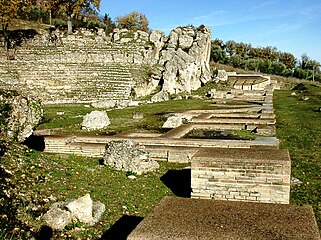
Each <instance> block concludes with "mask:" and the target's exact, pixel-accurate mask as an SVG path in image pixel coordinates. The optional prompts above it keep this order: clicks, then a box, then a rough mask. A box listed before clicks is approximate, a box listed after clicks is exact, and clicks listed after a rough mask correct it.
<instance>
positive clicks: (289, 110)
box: [274, 85, 321, 228]
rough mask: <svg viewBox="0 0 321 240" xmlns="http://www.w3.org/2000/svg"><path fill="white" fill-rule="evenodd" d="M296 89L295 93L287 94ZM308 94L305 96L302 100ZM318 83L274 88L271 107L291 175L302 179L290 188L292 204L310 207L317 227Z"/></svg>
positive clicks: (320, 212)
mask: <svg viewBox="0 0 321 240" xmlns="http://www.w3.org/2000/svg"><path fill="white" fill-rule="evenodd" d="M292 92H296V94H297V95H296V96H291V93H292ZM304 97H308V98H309V99H308V100H303V98H304ZM320 107H321V87H318V86H311V85H310V86H309V85H307V90H303V91H289V90H284V91H276V92H275V93H274V108H275V112H276V116H277V137H278V138H279V139H280V147H281V148H287V149H289V152H290V155H291V160H292V177H294V178H298V179H299V180H301V181H302V182H303V183H302V184H301V185H300V186H294V187H292V188H291V203H292V204H299V205H304V204H309V205H312V206H313V208H314V212H315V215H316V217H317V220H318V224H319V227H320V228H321V112H319V111H318V110H319V108H320Z"/></svg>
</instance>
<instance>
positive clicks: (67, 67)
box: [0, 27, 211, 104]
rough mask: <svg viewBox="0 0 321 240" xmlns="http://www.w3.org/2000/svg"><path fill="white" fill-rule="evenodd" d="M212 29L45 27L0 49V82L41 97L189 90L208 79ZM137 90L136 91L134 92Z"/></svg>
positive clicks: (72, 99) (79, 98) (67, 99)
mask: <svg viewBox="0 0 321 240" xmlns="http://www.w3.org/2000/svg"><path fill="white" fill-rule="evenodd" d="M210 38H211V36H210V31H209V29H208V28H206V27H200V28H198V29H196V28H192V27H179V28H177V29H174V30H173V31H172V32H171V34H170V35H169V37H165V36H164V33H163V32H161V31H159V30H153V31H151V33H150V34H148V33H145V32H142V31H137V32H131V31H128V30H126V29H122V30H119V29H115V30H114V32H113V33H112V34H111V35H110V36H105V34H104V32H103V31H98V32H97V33H96V32H90V31H87V30H86V31H85V30H82V31H78V32H76V33H74V34H73V35H64V34H63V33H60V32H58V31H55V32H49V31H48V32H46V33H45V34H41V35H37V36H35V37H34V38H33V39H31V40H28V41H25V42H24V43H23V45H22V46H21V47H19V48H18V49H17V51H16V54H15V60H10V61H8V60H6V54H5V52H4V51H3V48H1V52H0V87H1V88H5V89H20V90H25V91H27V92H28V93H31V94H33V95H36V96H38V97H40V98H41V99H42V100H43V102H44V103H49V104H50V103H82V102H94V101H97V100H105V99H129V98H131V97H132V96H133V95H136V96H138V97H140V96H146V95H149V94H151V93H152V92H153V91H155V89H156V88H157V87H158V86H160V87H161V89H162V90H163V91H166V92H169V93H180V92H190V91H191V90H195V89H197V88H198V87H200V86H201V83H202V82H203V83H205V82H207V81H208V80H210V78H211V75H210V69H209V56H210ZM133 93H135V94H133Z"/></svg>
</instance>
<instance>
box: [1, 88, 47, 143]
mask: <svg viewBox="0 0 321 240" xmlns="http://www.w3.org/2000/svg"><path fill="white" fill-rule="evenodd" d="M0 110H1V111H0V126H1V129H0V135H2V134H3V135H5V136H7V137H9V138H11V139H15V140H18V141H20V142H23V141H24V140H26V138H28V137H29V136H30V135H31V134H32V132H33V129H34V127H35V126H37V125H38V124H39V122H40V121H41V119H42V116H43V109H42V106H41V103H40V101H39V100H37V99H35V98H32V97H30V96H27V95H23V94H20V93H18V92H16V91H8V90H6V91H4V90H0Z"/></svg>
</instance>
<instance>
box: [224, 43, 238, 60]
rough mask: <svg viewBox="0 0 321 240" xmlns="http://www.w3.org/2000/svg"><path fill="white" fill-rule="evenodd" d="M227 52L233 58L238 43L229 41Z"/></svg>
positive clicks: (226, 45) (226, 46) (226, 47)
mask: <svg viewBox="0 0 321 240" xmlns="http://www.w3.org/2000/svg"><path fill="white" fill-rule="evenodd" d="M225 49H226V52H227V53H228V54H229V57H232V56H233V55H234V54H235V52H236V42H235V41H233V40H230V41H227V42H226V43H225Z"/></svg>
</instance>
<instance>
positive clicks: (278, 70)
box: [270, 61, 286, 76]
mask: <svg viewBox="0 0 321 240" xmlns="http://www.w3.org/2000/svg"><path fill="white" fill-rule="evenodd" d="M285 70H286V66H285V65H284V64H283V63H280V62H276V61H272V62H271V65H270V72H271V74H275V75H281V76H282V75H283V74H284V73H285Z"/></svg>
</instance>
